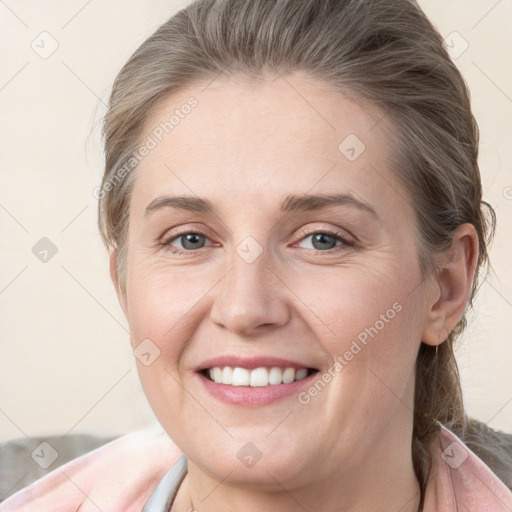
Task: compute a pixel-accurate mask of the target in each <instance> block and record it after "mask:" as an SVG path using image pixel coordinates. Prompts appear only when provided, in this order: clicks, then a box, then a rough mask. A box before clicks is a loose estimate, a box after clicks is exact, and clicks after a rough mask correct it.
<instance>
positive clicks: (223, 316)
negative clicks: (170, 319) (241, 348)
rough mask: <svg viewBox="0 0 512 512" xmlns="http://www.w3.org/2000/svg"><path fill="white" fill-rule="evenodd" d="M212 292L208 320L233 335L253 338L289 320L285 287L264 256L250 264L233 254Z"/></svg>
mask: <svg viewBox="0 0 512 512" xmlns="http://www.w3.org/2000/svg"><path fill="white" fill-rule="evenodd" d="M216 289H217V295H216V296H215V300H214V303H213V305H212V309H211V319H212V320H213V321H214V322H215V323H216V324H218V325H220V326H222V327H223V328H225V329H228V330H230V331H232V332H233V333H235V334H238V335H243V336H249V337H250V336H257V335H258V334H261V333H262V332H266V331H267V330H270V329H272V328H277V327H279V326H282V325H285V324H286V323H287V322H288V321H289V317H290V310H289V304H288V302H287V294H286V290H287V288H286V286H285V284H284V283H283V281H282V280H281V279H280V277H279V276H278V275H277V274H276V273H275V272H274V271H273V270H272V269H271V267H270V266H269V264H268V261H267V260H266V258H265V253H263V254H262V255H260V257H259V258H258V259H257V260H256V261H253V262H251V263H248V262H246V261H245V260H244V259H243V258H241V257H239V256H238V255H235V257H234V261H233V264H232V266H231V267H230V268H229V270H228V272H227V273H226V275H225V276H224V278H223V279H222V281H221V283H219V284H218V286H217V287H216Z"/></svg>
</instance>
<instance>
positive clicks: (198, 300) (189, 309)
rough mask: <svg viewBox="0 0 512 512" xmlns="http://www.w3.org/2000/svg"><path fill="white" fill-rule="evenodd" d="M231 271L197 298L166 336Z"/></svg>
mask: <svg viewBox="0 0 512 512" xmlns="http://www.w3.org/2000/svg"><path fill="white" fill-rule="evenodd" d="M232 270H233V267H231V268H230V269H229V270H227V271H226V272H225V273H224V275H223V276H222V277H220V278H219V279H218V280H217V282H216V283H215V284H214V285H213V286H212V287H211V288H210V289H209V290H208V291H207V292H205V293H204V294H203V295H202V296H201V297H199V299H197V300H196V302H194V304H192V306H190V308H188V309H187V311H185V313H183V315H181V317H180V319H179V320H178V321H177V322H176V323H175V324H174V325H173V326H172V327H171V328H170V329H169V330H168V331H167V332H166V335H167V334H169V333H170V332H171V331H172V330H173V329H174V328H175V327H176V326H177V325H178V324H179V323H180V322H181V321H182V320H183V319H184V318H185V317H186V316H187V315H188V314H189V312H190V311H192V309H194V308H195V307H196V305H197V304H199V302H201V301H202V300H203V298H204V297H205V296H206V295H208V293H210V292H211V291H212V290H213V289H214V288H215V287H216V286H217V285H218V284H219V283H220V281H221V280H222V279H224V278H225V277H226V275H227V274H228V273H229V272H231V271H232Z"/></svg>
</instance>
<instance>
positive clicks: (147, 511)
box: [142, 455, 188, 512]
mask: <svg viewBox="0 0 512 512" xmlns="http://www.w3.org/2000/svg"><path fill="white" fill-rule="evenodd" d="M187 469H188V461H187V457H186V456H185V455H182V456H181V457H180V458H179V459H178V460H177V461H176V462H175V463H174V465H173V466H172V467H171V469H169V471H167V473H166V474H165V475H164V476H163V478H162V480H160V482H159V484H158V485H157V487H156V489H155V490H154V492H153V494H152V495H151V496H150V497H149V500H148V501H147V502H146V504H145V505H144V508H143V509H142V512H169V510H171V506H172V503H173V501H174V498H175V497H176V494H177V492H178V488H179V486H180V485H181V482H183V479H184V478H185V475H186V474H187Z"/></svg>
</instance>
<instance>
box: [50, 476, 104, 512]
mask: <svg viewBox="0 0 512 512" xmlns="http://www.w3.org/2000/svg"><path fill="white" fill-rule="evenodd" d="M59 471H60V472H61V473H62V474H63V475H64V476H65V477H66V478H67V479H68V480H69V481H70V482H71V483H72V484H73V485H74V486H75V487H76V488H77V489H78V490H79V491H80V492H81V493H82V494H83V495H84V496H85V498H86V499H87V500H89V501H90V502H91V503H92V504H93V505H94V506H95V507H96V508H97V509H98V510H99V511H100V512H104V511H103V510H102V509H101V508H100V507H98V505H96V503H94V501H92V500H91V498H89V496H87V494H86V493H85V492H84V491H83V490H82V489H80V487H78V485H76V483H75V482H73V480H71V478H70V477H69V476H68V475H67V474H66V473H65V472H64V470H62V469H59ZM81 508H82V506H81V505H80V506H79V507H78V508H77V510H79V509H81Z"/></svg>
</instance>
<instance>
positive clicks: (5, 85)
mask: <svg viewBox="0 0 512 512" xmlns="http://www.w3.org/2000/svg"><path fill="white" fill-rule="evenodd" d="M28 65H29V61H27V62H25V64H23V66H21V68H20V69H18V71H16V73H14V75H13V76H11V78H9V80H7V82H5V84H4V85H2V87H0V92H2V91H3V90H4V89H5V88H6V87H7V86H8V85H9V84H10V83H11V82H12V81H13V80H14V79H15V78H16V77H17V76H18V75H19V74H20V73H21V72H22V71H23V70H24V69H25V68H26V67H27V66H28Z"/></svg>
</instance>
